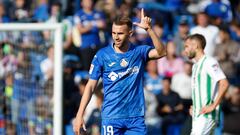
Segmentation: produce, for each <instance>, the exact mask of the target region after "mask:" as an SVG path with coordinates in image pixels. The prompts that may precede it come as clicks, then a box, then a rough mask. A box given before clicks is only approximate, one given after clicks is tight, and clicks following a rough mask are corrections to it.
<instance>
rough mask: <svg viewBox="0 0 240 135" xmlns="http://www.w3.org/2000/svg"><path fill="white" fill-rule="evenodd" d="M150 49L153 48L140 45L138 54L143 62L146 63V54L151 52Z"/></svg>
mask: <svg viewBox="0 0 240 135" xmlns="http://www.w3.org/2000/svg"><path fill="white" fill-rule="evenodd" d="M152 49H153V46H149V45H141V48H140V52H141V56H142V58H143V59H144V61H145V62H146V61H148V59H149V57H148V54H149V52H150V50H152Z"/></svg>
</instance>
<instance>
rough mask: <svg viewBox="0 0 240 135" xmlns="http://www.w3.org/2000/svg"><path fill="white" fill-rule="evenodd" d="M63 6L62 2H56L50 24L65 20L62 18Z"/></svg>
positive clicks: (53, 5) (49, 20)
mask: <svg viewBox="0 0 240 135" xmlns="http://www.w3.org/2000/svg"><path fill="white" fill-rule="evenodd" d="M61 8H62V4H61V3H60V2H55V3H53V4H52V5H51V10H50V16H49V19H48V20H47V22H48V23H58V22H61V21H62V19H63V16H62V11H61Z"/></svg>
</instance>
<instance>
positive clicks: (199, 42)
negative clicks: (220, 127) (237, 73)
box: [184, 34, 228, 135]
mask: <svg viewBox="0 0 240 135" xmlns="http://www.w3.org/2000/svg"><path fill="white" fill-rule="evenodd" d="M205 45H206V40H205V38H204V37H203V35H201V34H194V35H190V36H188V37H187V38H186V40H185V45H184V51H185V53H186V55H187V56H188V57H189V59H193V61H194V62H195V64H194V65H193V68H192V70H193V71H192V73H193V74H192V100H193V107H191V108H190V114H191V115H192V117H193V121H192V132H191V135H210V134H211V133H212V132H213V130H214V128H215V126H216V122H217V116H218V115H217V114H218V113H219V104H220V102H221V100H222V98H223V97H224V94H225V93H226V91H227V88H228V81H227V80H226V77H225V75H224V73H223V71H222V70H221V68H220V66H219V64H218V62H217V61H216V60H215V59H214V58H212V57H209V56H206V55H205V54H204V48H205Z"/></svg>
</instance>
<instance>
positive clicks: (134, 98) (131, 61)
mask: <svg viewBox="0 0 240 135" xmlns="http://www.w3.org/2000/svg"><path fill="white" fill-rule="evenodd" d="M133 24H135V25H136V26H138V27H140V28H143V29H145V30H146V31H147V32H148V34H149V36H150V37H151V39H152V41H153V44H154V47H151V46H147V45H138V46H136V45H133V44H131V43H130V42H129V38H130V36H131V35H132V33H133V32H132V22H131V20H130V19H129V18H127V17H123V16H121V17H117V18H116V20H115V21H114V22H113V25H112V38H113V41H114V43H113V44H112V45H109V46H107V47H105V48H102V49H101V50H99V51H98V52H97V54H96V55H95V56H94V58H93V61H92V64H91V67H90V70H89V74H90V79H89V81H88V83H87V85H86V88H85V91H84V94H83V97H82V100H81V103H80V107H79V110H78V113H77V115H76V118H75V120H74V122H73V130H74V133H75V134H76V135H79V134H81V133H80V129H81V128H82V129H83V130H86V128H85V124H84V120H83V114H84V110H85V108H86V106H87V104H88V102H89V100H90V99H91V96H92V93H93V91H94V88H95V87H96V85H97V83H98V80H99V78H100V77H102V80H103V86H104V92H103V94H104V99H103V105H102V116H101V117H102V127H101V134H102V135H113V134H114V135H123V134H124V135H145V134H146V126H145V124H144V110H145V109H144V108H145V107H144V94H143V75H144V66H145V63H146V62H147V61H148V60H150V59H158V58H161V57H163V56H165V55H166V50H165V47H164V46H163V44H162V43H161V42H160V41H159V39H158V38H157V36H156V34H155V33H154V31H153V30H152V28H151V18H149V17H147V16H144V11H143V9H142V11H141V21H140V23H137V22H135V23H133ZM81 131H82V130H81Z"/></svg>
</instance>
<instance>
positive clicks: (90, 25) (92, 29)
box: [75, 0, 105, 70]
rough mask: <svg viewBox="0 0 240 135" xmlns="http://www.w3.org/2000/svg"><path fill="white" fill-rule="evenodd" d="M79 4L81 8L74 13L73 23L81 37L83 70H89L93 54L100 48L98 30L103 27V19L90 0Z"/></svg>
mask: <svg viewBox="0 0 240 135" xmlns="http://www.w3.org/2000/svg"><path fill="white" fill-rule="evenodd" d="M81 5H82V9H81V10H79V11H78V12H77V13H76V14H75V23H76V25H77V27H78V30H79V32H80V34H81V39H82V42H81V43H82V44H81V46H80V55H81V57H80V58H81V62H82V63H83V64H82V65H83V70H89V68H90V64H91V61H92V58H93V56H94V55H95V53H96V51H97V50H98V49H99V48H101V42H100V37H99V30H100V29H103V28H105V20H104V16H103V14H102V13H100V12H98V11H95V10H94V9H93V1H92V0H82V2H81Z"/></svg>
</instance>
